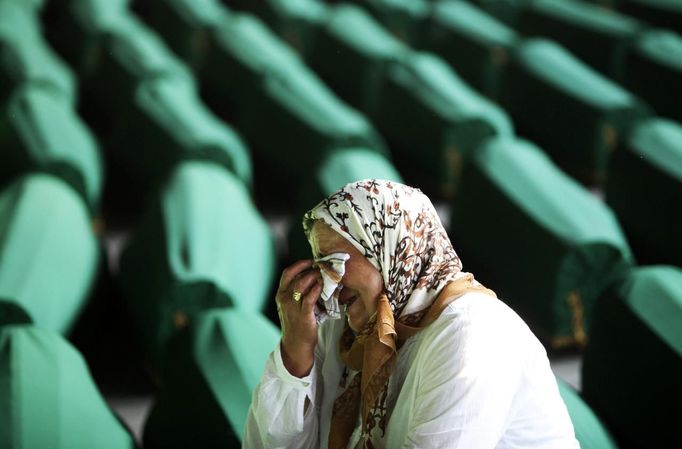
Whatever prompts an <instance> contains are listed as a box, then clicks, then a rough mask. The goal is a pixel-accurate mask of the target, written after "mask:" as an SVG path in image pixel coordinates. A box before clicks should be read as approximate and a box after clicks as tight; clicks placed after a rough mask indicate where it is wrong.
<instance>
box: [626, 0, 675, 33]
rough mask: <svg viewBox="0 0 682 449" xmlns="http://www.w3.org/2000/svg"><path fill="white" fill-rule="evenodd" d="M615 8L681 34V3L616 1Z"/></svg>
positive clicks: (668, 0) (661, 0) (659, 0)
mask: <svg viewBox="0 0 682 449" xmlns="http://www.w3.org/2000/svg"><path fill="white" fill-rule="evenodd" d="M617 7H618V9H619V10H620V11H622V12H623V13H625V14H628V15H630V16H633V17H637V18H639V19H641V20H643V21H645V22H649V23H651V24H653V25H656V26H657V27H661V28H666V29H670V30H673V31H675V32H677V33H678V34H682V2H680V1H679V0H618V1H617Z"/></svg>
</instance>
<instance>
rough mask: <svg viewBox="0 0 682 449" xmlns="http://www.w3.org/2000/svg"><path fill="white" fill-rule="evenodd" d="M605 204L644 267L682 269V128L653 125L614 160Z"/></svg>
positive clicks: (637, 131) (645, 125)
mask: <svg viewBox="0 0 682 449" xmlns="http://www.w3.org/2000/svg"><path fill="white" fill-rule="evenodd" d="M606 200H607V201H608V203H609V204H610V205H611V207H612V208H613V210H614V211H615V213H616V214H617V215H618V218H619V220H620V222H621V223H622V225H623V229H624V230H625V232H626V233H627V236H628V240H630V242H632V246H633V250H634V251H635V254H636V255H637V258H638V260H640V262H648V263H669V264H673V265H678V266H681V267H682V239H680V229H682V208H680V207H679V206H680V204H682V126H681V125H680V124H679V123H677V122H672V121H669V120H663V119H651V120H645V121H643V122H641V123H640V124H639V125H638V126H637V127H636V128H634V130H633V132H632V134H631V135H630V137H629V138H628V140H627V141H625V142H623V143H622V145H621V146H620V147H619V148H618V150H617V151H616V152H615V154H614V155H613V159H612V161H611V166H610V171H609V178H608V182H607V184H606Z"/></svg>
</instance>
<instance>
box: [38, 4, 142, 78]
mask: <svg viewBox="0 0 682 449" xmlns="http://www.w3.org/2000/svg"><path fill="white" fill-rule="evenodd" d="M130 2H131V0H52V1H48V2H47V7H46V8H45V9H46V12H45V18H46V19H45V21H46V25H47V29H46V32H47V37H48V40H49V41H50V42H52V43H53V45H54V46H55V48H56V50H57V51H59V53H60V54H61V55H63V56H64V58H66V60H67V61H68V63H69V65H70V66H71V67H73V68H74V70H76V72H77V73H78V74H79V76H83V75H86V74H89V73H92V72H93V71H94V70H95V69H96V68H97V65H98V64H99V63H100V61H101V59H102V57H103V55H104V53H105V52H106V50H105V48H104V47H103V44H104V41H103V37H104V32H105V30H106V29H107V28H108V27H111V26H112V24H113V23H114V22H116V21H118V20H121V16H124V15H127V14H128V4H129V3H130Z"/></svg>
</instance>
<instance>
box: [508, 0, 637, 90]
mask: <svg viewBox="0 0 682 449" xmlns="http://www.w3.org/2000/svg"><path fill="white" fill-rule="evenodd" d="M643 28H644V26H643V24H641V23H640V22H638V21H637V20H635V19H633V18H631V17H628V16H625V15H622V14H619V13H617V12H614V11H607V10H605V9H603V8H601V7H599V6H597V5H591V4H589V3H585V2H583V1H576V0H535V1H533V2H532V3H529V4H528V6H527V7H526V8H523V9H522V14H521V16H520V19H519V25H518V29H519V31H520V32H521V33H523V34H525V35H527V36H543V37H548V38H551V39H554V40H555V41H557V42H559V43H560V44H561V45H563V46H564V47H566V48H567V49H568V50H570V52H571V53H572V54H573V55H575V56H576V57H578V58H580V59H581V60H582V61H583V62H585V63H587V64H589V65H590V66H592V67H594V68H595V69H597V70H599V71H600V72H602V73H604V74H606V75H607V76H609V77H611V78H615V79H620V78H621V76H622V75H623V72H624V66H623V64H624V59H625V55H626V52H627V51H628V50H629V48H630V47H631V46H632V44H633V43H634V41H635V39H636V37H637V36H638V34H639V33H640V32H641V31H642V30H643Z"/></svg>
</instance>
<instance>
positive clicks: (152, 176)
mask: <svg viewBox="0 0 682 449" xmlns="http://www.w3.org/2000/svg"><path fill="white" fill-rule="evenodd" d="M118 119H119V121H118V125H117V127H116V129H115V130H114V132H113V133H112V134H113V137H112V140H111V141H110V142H109V147H110V149H111V150H112V152H116V153H117V154H116V157H117V158H119V159H120V160H122V161H123V162H124V163H125V165H126V166H127V167H128V168H130V169H131V171H132V172H133V173H135V174H136V175H137V177H138V178H139V179H141V180H146V184H151V185H158V184H160V183H161V182H162V181H163V180H164V178H165V177H166V176H167V175H168V172H169V171H170V170H171V169H172V168H173V167H174V166H175V164H177V163H178V162H179V161H181V160H186V159H205V160H211V161H214V162H216V163H218V164H221V165H223V166H225V167H226V168H228V169H229V170H231V171H232V172H233V173H234V174H236V175H237V176H238V177H239V179H240V180H241V181H242V182H244V183H245V184H247V185H250V184H251V181H252V179H251V162H250V159H249V150H248V149H247V147H246V145H245V144H244V143H243V141H242V140H241V138H240V137H239V135H238V134H237V133H236V132H235V131H234V130H233V129H231V128H230V127H229V126H227V125H226V124H225V123H224V122H222V121H220V120H219V119H218V118H216V116H215V115H214V114H213V113H212V112H211V111H210V110H209V109H208V108H207V107H206V106H205V105H204V104H203V103H202V102H201V99H200V98H199V93H198V92H197V91H196V88H195V86H194V84H193V83H188V82H187V80H186V79H185V78H181V77H157V78H153V79H149V80H147V81H144V82H142V83H140V84H139V85H138V87H137V89H136V91H135V94H134V98H133V102H131V104H130V109H129V110H128V112H127V114H126V115H125V116H124V117H118Z"/></svg>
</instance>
